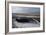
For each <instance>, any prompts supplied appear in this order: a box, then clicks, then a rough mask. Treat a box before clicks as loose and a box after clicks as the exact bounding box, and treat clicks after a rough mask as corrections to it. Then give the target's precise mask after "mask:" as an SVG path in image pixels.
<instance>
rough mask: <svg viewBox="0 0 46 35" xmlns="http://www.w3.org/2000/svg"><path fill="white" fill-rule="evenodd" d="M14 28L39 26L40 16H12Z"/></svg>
mask: <svg viewBox="0 0 46 35" xmlns="http://www.w3.org/2000/svg"><path fill="white" fill-rule="evenodd" d="M12 24H13V25H12V27H13V28H29V27H39V26H40V18H27V17H16V18H12Z"/></svg>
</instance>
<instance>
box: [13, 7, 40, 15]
mask: <svg viewBox="0 0 46 35" xmlns="http://www.w3.org/2000/svg"><path fill="white" fill-rule="evenodd" d="M12 13H30V14H33V13H36V14H40V8H37V7H12Z"/></svg>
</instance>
